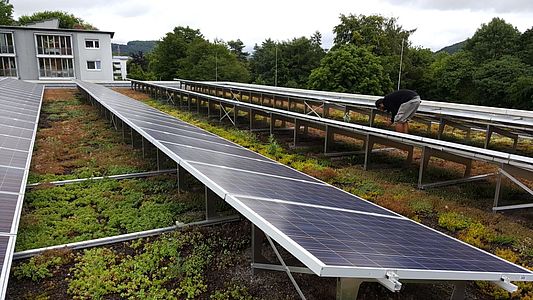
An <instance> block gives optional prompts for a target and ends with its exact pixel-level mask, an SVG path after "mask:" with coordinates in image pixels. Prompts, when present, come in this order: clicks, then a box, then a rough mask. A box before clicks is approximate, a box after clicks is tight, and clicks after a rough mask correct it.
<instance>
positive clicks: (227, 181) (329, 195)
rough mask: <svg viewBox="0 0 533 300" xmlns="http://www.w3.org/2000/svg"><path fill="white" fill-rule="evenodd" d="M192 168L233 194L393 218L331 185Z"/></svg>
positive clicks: (380, 209)
mask: <svg viewBox="0 0 533 300" xmlns="http://www.w3.org/2000/svg"><path fill="white" fill-rule="evenodd" d="M190 164H191V165H192V166H193V167H194V168H195V169H197V170H198V171H200V172H201V173H202V174H204V175H206V176H207V177H209V178H210V179H211V180H212V181H213V182H215V183H216V184H217V185H219V186H220V187H221V188H223V189H224V190H226V191H227V192H228V193H230V194H234V195H242V196H249V197H252V198H253V197H260V198H272V199H280V200H286V201H293V202H298V203H306V204H313V205H322V206H329V207H336V208H342V209H351V210H360V211H364V212H370V213H377V214H385V215H393V213H391V212H389V211H387V210H386V209H384V208H381V207H379V206H377V205H374V204H372V203H370V202H368V201H366V200H363V199H361V198H359V197H357V196H354V195H351V194H348V193H346V192H344V191H341V190H339V189H337V188H335V187H332V186H329V185H323V184H313V183H307V182H301V181H295V180H287V179H282V178H276V177H269V176H265V175H261V174H253V173H244V172H240V171H236V170H230V169H224V168H220V167H213V166H206V165H202V164H197V163H190Z"/></svg>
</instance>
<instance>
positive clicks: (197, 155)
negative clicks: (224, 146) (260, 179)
mask: <svg viewBox="0 0 533 300" xmlns="http://www.w3.org/2000/svg"><path fill="white" fill-rule="evenodd" d="M164 145H165V147H167V148H169V149H170V150H171V151H173V152H174V153H176V154H177V155H178V156H179V157H181V158H182V159H184V160H188V161H197V162H202V163H208V164H215V165H218V166H224V167H230V168H235V169H241V170H247V171H253V172H258V173H264V174H270V175H276V176H283V177H288V178H295V179H299V180H305V181H309V182H319V181H318V180H316V179H315V178H313V177H311V176H307V175H305V174H302V173H300V172H298V171H296V170H294V169H291V168H288V167H286V166H284V165H281V164H278V163H275V162H269V161H264V160H261V161H259V160H255V159H249V158H245V157H239V156H233V155H229V154H228V153H222V152H213V151H207V150H204V149H198V148H190V147H186V146H179V145H173V144H168V143H165V144H164Z"/></svg>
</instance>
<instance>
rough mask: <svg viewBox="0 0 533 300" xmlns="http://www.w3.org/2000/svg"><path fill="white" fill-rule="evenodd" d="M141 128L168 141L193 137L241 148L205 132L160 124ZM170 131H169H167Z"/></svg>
mask: <svg viewBox="0 0 533 300" xmlns="http://www.w3.org/2000/svg"><path fill="white" fill-rule="evenodd" d="M139 127H140V128H142V129H143V130H145V131H146V132H147V133H150V134H151V135H153V136H154V137H157V138H158V139H160V140H161V141H168V142H172V141H174V139H175V138H180V137H181V138H185V139H195V140H201V141H205V142H210V143H213V144H218V145H224V146H226V147H231V148H236V149H241V148H240V147H237V146H235V144H233V143H232V142H230V141H227V140H223V139H221V138H219V137H216V136H212V135H206V134H198V133H195V132H187V131H186V130H179V129H170V130H167V129H168V128H166V127H161V126H144V125H143V126H139ZM169 131H171V132H169Z"/></svg>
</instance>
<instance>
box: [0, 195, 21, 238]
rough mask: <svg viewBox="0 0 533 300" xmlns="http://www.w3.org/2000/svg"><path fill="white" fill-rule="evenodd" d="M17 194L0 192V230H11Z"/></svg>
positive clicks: (7, 231) (8, 231)
mask: <svg viewBox="0 0 533 300" xmlns="http://www.w3.org/2000/svg"><path fill="white" fill-rule="evenodd" d="M17 201H18V195H10V194H2V193H0V207H1V209H0V232H6V233H10V232H11V226H12V225H13V218H14V217H15V209H16V207H17Z"/></svg>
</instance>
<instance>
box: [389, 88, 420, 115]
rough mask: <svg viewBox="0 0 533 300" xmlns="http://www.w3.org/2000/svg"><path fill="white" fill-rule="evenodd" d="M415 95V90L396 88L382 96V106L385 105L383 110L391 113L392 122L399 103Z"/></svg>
mask: <svg viewBox="0 0 533 300" xmlns="http://www.w3.org/2000/svg"><path fill="white" fill-rule="evenodd" d="M416 96H418V94H417V93H416V92H415V91H411V90H397V91H395V92H392V93H390V94H388V95H387V96H385V97H384V98H383V106H385V110H386V111H388V112H389V113H390V114H391V122H392V123H394V117H396V114H397V113H398V109H400V105H402V104H404V103H405V102H408V101H409V100H412V99H413V98H414V97H416Z"/></svg>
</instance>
